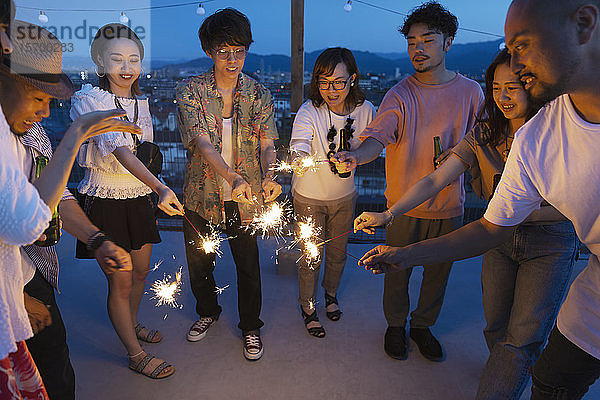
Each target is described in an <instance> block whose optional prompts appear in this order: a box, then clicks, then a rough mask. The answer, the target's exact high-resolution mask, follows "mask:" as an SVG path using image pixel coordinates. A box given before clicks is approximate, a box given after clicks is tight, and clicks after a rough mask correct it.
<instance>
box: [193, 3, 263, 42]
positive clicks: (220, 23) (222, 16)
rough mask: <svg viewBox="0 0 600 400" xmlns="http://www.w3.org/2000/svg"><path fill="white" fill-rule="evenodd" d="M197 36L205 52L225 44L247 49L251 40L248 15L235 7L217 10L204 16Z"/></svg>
mask: <svg viewBox="0 0 600 400" xmlns="http://www.w3.org/2000/svg"><path fill="white" fill-rule="evenodd" d="M198 37H199V38H200V43H201V44H202V50H204V51H205V52H206V53H210V52H211V51H213V50H215V49H216V48H217V47H219V46H223V45H226V44H228V45H232V46H244V47H245V48H246V50H248V49H249V48H250V44H252V42H253V40H252V30H251V29H250V21H249V20H248V17H246V16H245V15H244V14H242V13H241V12H239V11H238V10H236V9H235V8H225V9H223V10H219V11H217V12H216V13H214V14H213V15H211V16H210V17H208V18H206V19H205V20H204V22H202V25H201V26H200V29H198Z"/></svg>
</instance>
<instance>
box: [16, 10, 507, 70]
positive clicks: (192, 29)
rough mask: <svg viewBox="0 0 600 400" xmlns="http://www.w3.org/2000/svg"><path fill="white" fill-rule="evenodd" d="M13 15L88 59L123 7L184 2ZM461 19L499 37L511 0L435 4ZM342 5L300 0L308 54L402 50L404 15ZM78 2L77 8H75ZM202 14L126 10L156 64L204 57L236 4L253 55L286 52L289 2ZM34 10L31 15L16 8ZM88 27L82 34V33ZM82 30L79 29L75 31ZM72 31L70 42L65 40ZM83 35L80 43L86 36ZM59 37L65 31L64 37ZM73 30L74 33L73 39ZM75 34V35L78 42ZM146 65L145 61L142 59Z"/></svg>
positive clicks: (474, 38) (467, 36)
mask: <svg viewBox="0 0 600 400" xmlns="http://www.w3.org/2000/svg"><path fill="white" fill-rule="evenodd" d="M15 2H16V4H17V16H16V17H17V18H18V19H23V20H26V21H30V22H33V23H36V24H41V23H40V22H39V21H38V15H39V11H40V10H45V13H46V15H47V16H48V18H49V21H48V22H47V23H46V24H42V25H45V26H53V27H55V28H56V29H57V30H58V36H59V39H61V40H62V41H63V42H64V43H72V44H73V45H72V47H73V51H72V52H70V51H69V52H66V53H65V57H85V56H88V55H89V41H88V36H89V33H88V32H89V27H90V26H101V25H103V24H105V23H107V22H118V20H119V16H120V10H121V9H122V8H123V4H127V6H126V7H127V8H142V7H148V6H153V7H155V6H164V5H171V4H181V3H187V2H189V1H186V0H153V1H149V0H128V1H127V2H124V1H123V0H101V1H91V0H80V1H77V2H73V1H72V0H53V1H52V2H49V1H47V0H43V1H41V0H15ZM365 2H367V3H370V4H374V5H377V6H381V7H384V8H388V9H391V10H394V11H397V12H401V13H407V12H409V11H410V9H411V8H413V7H415V6H417V5H418V4H420V3H421V2H420V1H399V0H365ZM440 2H441V3H442V4H443V5H444V6H446V7H448V8H449V9H450V11H452V12H453V13H454V14H455V15H456V16H457V17H458V19H459V23H460V27H462V28H468V29H474V30H480V31H485V32H489V33H493V34H496V35H503V34H504V18H505V16H506V11H507V9H508V6H509V4H510V0H445V1H440ZM345 3H346V1H345V0H305V2H304V8H305V31H304V43H305V50H306V51H307V52H308V51H313V50H318V49H323V48H326V47H330V46H344V47H348V48H350V49H353V50H365V51H374V52H405V51H406V43H405V40H404V38H403V37H402V36H401V34H400V33H398V31H397V28H398V26H399V25H401V24H402V22H403V19H404V17H403V16H402V15H397V14H393V13H391V12H388V11H383V10H380V9H376V8H373V7H370V6H368V5H366V4H361V3H359V2H357V1H354V2H353V5H352V11H351V12H346V11H344V8H343V7H344V4H345ZM74 4H75V5H74ZM203 5H204V8H205V9H206V15H205V16H204V17H200V16H198V15H197V14H196V8H197V4H195V5H187V6H183V7H176V8H167V9H155V10H152V11H127V12H126V14H127V16H128V17H129V18H130V19H131V26H132V27H142V28H140V29H143V31H144V38H143V41H144V44H145V45H146V47H147V48H148V47H151V49H150V50H151V51H148V52H147V53H148V56H149V57H154V58H155V59H192V58H197V57H200V56H202V55H203V53H202V50H201V47H200V43H199V40H198V36H197V31H198V27H199V26H200V24H201V23H202V21H203V19H204V18H205V17H206V16H208V15H210V14H212V13H214V12H215V11H216V10H218V9H221V8H225V7H234V8H237V9H238V10H240V11H242V12H243V13H245V14H246V15H247V16H248V17H249V19H250V21H251V23H252V31H253V35H254V41H255V43H254V44H253V45H252V47H251V48H250V51H251V52H254V53H258V54H287V55H289V54H290V1H289V0H213V1H209V2H203ZM21 6H22V7H32V8H34V9H33V10H29V9H25V8H21ZM54 8H56V9H74V8H77V9H84V10H91V9H99V8H102V9H104V10H108V9H111V10H117V11H107V12H99V11H87V12H74V11H52V10H51V9H54ZM84 24H85V29H84ZM78 27H79V30H78V31H77V32H75V30H76V29H77V28H78ZM69 31H71V37H69ZM84 31H86V33H85V38H84ZM61 32H62V33H63V35H62V37H61ZM75 33H78V35H76V34H75ZM75 36H78V37H79V38H77V37H75ZM494 39H497V36H489V35H483V34H479V33H472V32H468V31H465V30H459V31H458V34H457V37H456V40H455V41H456V42H457V43H468V42H479V41H488V40H494ZM146 61H147V60H146Z"/></svg>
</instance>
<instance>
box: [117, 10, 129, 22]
mask: <svg viewBox="0 0 600 400" xmlns="http://www.w3.org/2000/svg"><path fill="white" fill-rule="evenodd" d="M119 21H121V23H122V24H126V23H128V22H129V18H128V17H127V15H125V11H121V16H120V17H119Z"/></svg>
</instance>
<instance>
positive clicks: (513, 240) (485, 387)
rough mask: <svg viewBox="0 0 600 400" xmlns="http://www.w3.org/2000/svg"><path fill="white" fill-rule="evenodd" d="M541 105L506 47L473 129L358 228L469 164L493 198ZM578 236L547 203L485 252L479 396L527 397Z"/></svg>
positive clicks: (396, 211)
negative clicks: (519, 137) (517, 140)
mask: <svg viewBox="0 0 600 400" xmlns="http://www.w3.org/2000/svg"><path fill="white" fill-rule="evenodd" d="M536 111H537V109H536V108H535V107H534V106H533V105H532V104H531V101H530V99H529V95H528V93H527V91H526V90H525V89H524V88H523V84H522V83H521V81H520V80H519V77H518V76H517V75H515V74H514V73H513V72H512V71H511V69H510V56H509V54H508V52H507V51H506V50H502V51H501V52H500V53H499V54H498V55H497V56H496V58H495V59H494V61H493V62H492V64H491V65H490V66H489V67H488V69H487V71H486V74H485V102H484V107H483V109H482V113H481V115H480V116H479V119H478V122H477V123H476V125H475V127H474V128H473V129H472V130H471V132H470V133H468V134H467V135H466V136H465V137H464V138H463V139H462V140H461V141H460V142H459V143H458V144H457V145H456V146H455V147H454V148H453V149H452V152H451V154H450V155H449V156H448V157H447V158H446V160H445V161H443V163H441V165H440V166H439V167H438V168H437V169H436V170H435V171H434V172H432V173H431V174H429V175H427V176H425V177H424V178H423V179H421V180H420V181H419V182H417V183H416V184H415V185H414V186H413V187H412V188H410V189H409V190H408V191H407V192H406V194H405V195H404V196H403V197H402V198H401V199H400V200H398V201H397V202H396V203H395V204H394V205H393V206H392V207H390V209H389V210H386V211H385V212H383V213H373V212H365V213H362V214H361V215H360V216H358V217H357V218H356V219H355V221H354V229H355V230H361V229H362V230H364V231H366V232H369V233H372V227H374V226H380V225H385V224H387V223H389V222H390V221H391V220H393V218H394V216H396V215H402V214H403V213H405V212H407V211H409V210H411V209H412V208H414V207H416V206H418V205H419V204H421V203H422V202H424V201H426V200H427V199H429V198H430V197H432V196H434V195H435V194H436V193H438V192H439V191H441V190H443V189H444V188H445V187H446V186H447V185H448V184H449V183H450V182H452V181H454V180H456V179H457V178H458V177H459V176H460V175H461V174H463V173H464V172H465V171H469V173H470V175H471V178H472V179H471V186H472V187H473V190H474V191H475V193H476V194H478V195H479V196H480V197H483V198H485V199H490V198H491V197H492V195H493V194H494V190H495V188H496V185H497V184H498V182H499V177H500V176H501V175H502V170H503V169H504V164H505V162H506V159H507V157H508V153H509V150H510V147H511V144H512V141H513V138H514V135H515V133H516V131H517V130H518V129H519V128H520V127H521V126H522V125H523V124H524V123H525V122H526V121H527V120H528V119H529V118H531V117H532V116H533V115H534V114H535V112H536ZM443 237H444V236H442V238H443ZM577 243H578V240H577V237H576V235H575V230H574V227H573V224H572V223H571V222H570V221H568V220H567V219H566V218H565V217H564V216H563V215H562V214H560V213H559V212H558V211H557V210H556V209H555V208H554V207H552V206H550V205H549V204H547V203H546V204H545V205H544V204H543V205H542V207H541V208H540V209H539V210H536V211H534V212H533V213H531V214H530V215H529V217H528V218H527V220H525V222H523V223H522V224H521V225H519V227H518V228H517V229H516V231H515V233H514V235H512V236H511V237H510V238H509V239H508V240H506V241H505V242H504V243H502V244H501V245H500V246H498V247H497V248H495V249H492V250H489V251H488V252H487V253H485V254H484V256H483V265H482V271H481V286H482V290H483V311H484V315H485V320H486V323H487V325H486V327H485V329H484V330H483V335H484V337H485V340H486V343H487V346H488V349H489V351H490V356H489V358H488V361H487V363H486V365H485V368H484V370H483V374H482V376H481V380H480V382H479V390H478V393H477V399H492V398H494V399H496V398H501V399H514V400H516V399H519V398H520V397H521V393H522V392H523V390H524V388H525V386H526V384H527V381H528V379H529V373H530V371H529V369H530V367H531V366H532V365H533V363H534V362H535V360H536V359H537V358H538V357H539V355H540V352H541V350H542V346H543V344H544V342H545V341H546V338H547V337H548V334H549V333H550V330H551V329H552V326H553V324H554V321H555V319H556V315H557V313H558V308H559V306H560V304H561V302H562V299H563V296H564V294H565V291H566V289H567V286H568V283H569V277H570V275H571V270H572V268H573V263H574V261H575V253H576V251H577Z"/></svg>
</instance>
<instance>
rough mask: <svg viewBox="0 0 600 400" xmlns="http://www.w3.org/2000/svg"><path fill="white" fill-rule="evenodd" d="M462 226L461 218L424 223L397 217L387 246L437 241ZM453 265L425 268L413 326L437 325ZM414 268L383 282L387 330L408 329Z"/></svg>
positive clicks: (386, 235)
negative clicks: (395, 328)
mask: <svg viewBox="0 0 600 400" xmlns="http://www.w3.org/2000/svg"><path fill="white" fill-rule="evenodd" d="M460 226H462V216H459V217H455V218H449V219H421V218H412V217H407V216H405V215H402V216H399V217H396V218H395V219H394V222H393V223H392V225H391V226H389V227H387V228H386V234H385V242H386V244H387V245H388V246H398V247H401V246H407V245H409V244H412V243H416V242H419V241H422V240H425V239H431V238H435V237H438V236H441V235H445V234H446V233H449V232H452V231H453V230H455V229H457V228H459V227H460ZM451 268H452V263H451V262H449V263H440V264H430V265H424V270H423V282H422V283H421V291H420V293H419V302H418V305H417V308H416V309H415V310H414V311H413V312H412V313H411V322H410V325H411V326H412V327H414V328H425V327H429V326H432V325H433V324H435V321H436V320H437V318H438V316H439V314H440V310H441V308H442V303H443V301H444V295H445V293H446V285H447V284H448V277H449V276H450V269H451ZM411 274H412V268H409V269H407V270H405V271H397V272H388V273H386V274H385V278H384V289H383V312H384V314H385V319H386V320H387V323H388V326H394V327H401V326H406V320H407V318H408V312H409V308H410V299H409V297H408V282H409V280H410V275H411Z"/></svg>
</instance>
